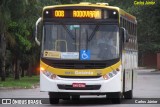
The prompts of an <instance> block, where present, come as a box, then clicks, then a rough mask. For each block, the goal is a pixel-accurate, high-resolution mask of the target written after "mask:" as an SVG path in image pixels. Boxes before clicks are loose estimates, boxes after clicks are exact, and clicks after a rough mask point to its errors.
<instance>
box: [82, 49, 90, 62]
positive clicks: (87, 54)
mask: <svg viewBox="0 0 160 107" xmlns="http://www.w3.org/2000/svg"><path fill="white" fill-rule="evenodd" d="M90 56H91V55H90V50H81V51H80V60H90Z"/></svg>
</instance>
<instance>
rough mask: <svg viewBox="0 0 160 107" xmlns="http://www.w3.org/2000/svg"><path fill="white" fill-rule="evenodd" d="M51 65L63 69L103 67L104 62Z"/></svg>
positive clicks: (104, 65)
mask: <svg viewBox="0 0 160 107" xmlns="http://www.w3.org/2000/svg"><path fill="white" fill-rule="evenodd" d="M52 66H53V67H54V68H64V69H103V68H105V67H106V63H52Z"/></svg>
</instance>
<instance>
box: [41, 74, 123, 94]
mask: <svg viewBox="0 0 160 107" xmlns="http://www.w3.org/2000/svg"><path fill="white" fill-rule="evenodd" d="M73 83H80V84H85V88H73V87H72V85H73ZM40 91H45V92H66V93H108V92H122V80H121V72H119V73H118V74H117V75H115V76H114V77H112V78H110V79H108V80H104V79H64V78H63V79H62V78H61V79H56V80H52V79H50V78H48V77H47V76H46V75H44V74H43V73H42V72H41V73H40Z"/></svg>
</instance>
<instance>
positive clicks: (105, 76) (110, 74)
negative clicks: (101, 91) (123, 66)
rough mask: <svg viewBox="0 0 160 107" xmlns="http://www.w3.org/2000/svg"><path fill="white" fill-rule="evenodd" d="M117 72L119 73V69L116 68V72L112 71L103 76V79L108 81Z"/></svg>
mask: <svg viewBox="0 0 160 107" xmlns="http://www.w3.org/2000/svg"><path fill="white" fill-rule="evenodd" d="M118 72H119V69H118V68H117V69H116V70H113V71H112V72H109V73H108V74H106V75H103V79H105V80H108V79H110V78H112V77H114V76H115V75H116V74H117V73H118Z"/></svg>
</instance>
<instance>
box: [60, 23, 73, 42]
mask: <svg viewBox="0 0 160 107" xmlns="http://www.w3.org/2000/svg"><path fill="white" fill-rule="evenodd" d="M62 25H63V27H64V29H65V30H66V31H67V32H68V34H69V36H70V37H71V38H72V39H73V40H75V37H74V35H73V34H72V33H71V31H70V30H69V29H68V28H67V26H66V25H64V24H62Z"/></svg>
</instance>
